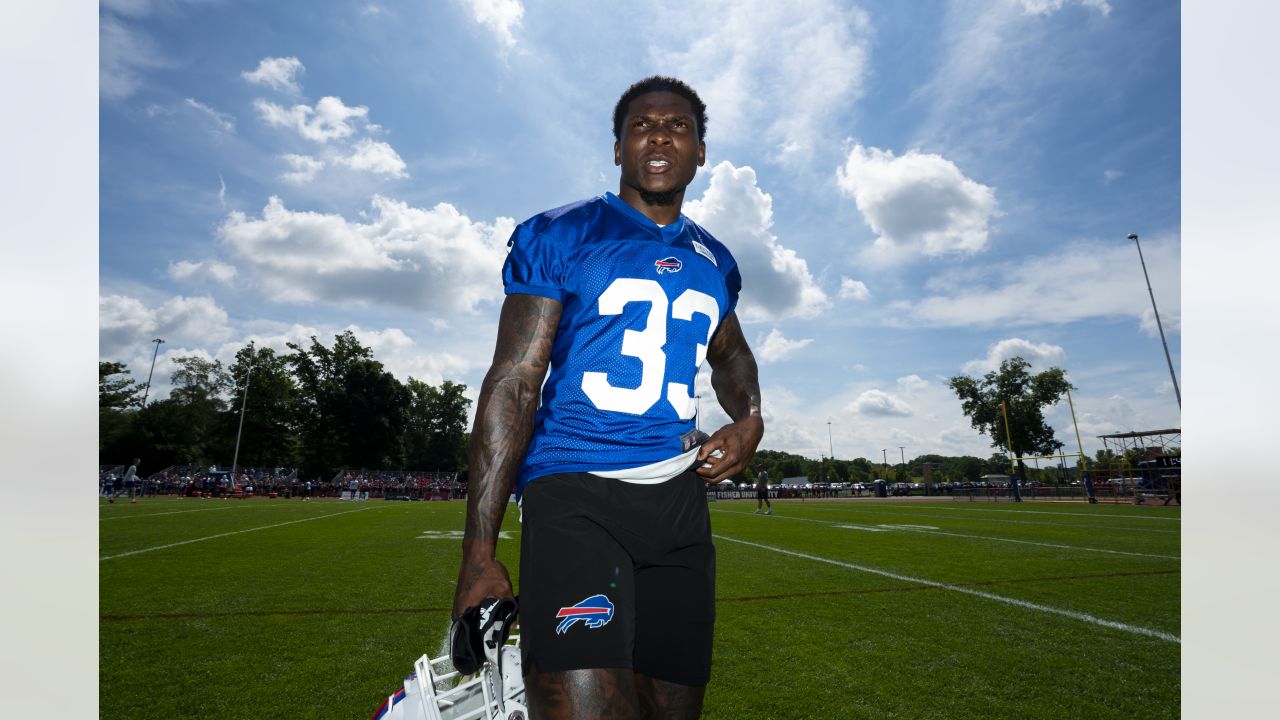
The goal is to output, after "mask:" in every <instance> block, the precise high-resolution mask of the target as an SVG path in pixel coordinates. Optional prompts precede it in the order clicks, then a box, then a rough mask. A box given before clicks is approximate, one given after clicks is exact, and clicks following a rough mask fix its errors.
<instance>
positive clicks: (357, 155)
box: [336, 138, 409, 178]
mask: <svg viewBox="0 0 1280 720" xmlns="http://www.w3.org/2000/svg"><path fill="white" fill-rule="evenodd" d="M336 162H339V163H342V164H343V165H346V166H347V167H350V168H351V169H353V170H364V171H366V172H371V173H374V174H376V175H388V176H390V177H394V178H407V177H409V173H407V172H405V164H404V160H401V159H400V155H399V154H398V153H396V151H395V149H394V148H392V147H391V146H390V145H388V144H387V143H384V142H378V141H376V140H370V139H369V138H364V139H362V140H360V142H358V143H356V146H355V149H354V151H353V152H352V153H351V155H349V156H347V157H343V158H339V159H338V160H337V161H336Z"/></svg>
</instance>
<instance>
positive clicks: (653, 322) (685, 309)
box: [582, 278, 720, 420]
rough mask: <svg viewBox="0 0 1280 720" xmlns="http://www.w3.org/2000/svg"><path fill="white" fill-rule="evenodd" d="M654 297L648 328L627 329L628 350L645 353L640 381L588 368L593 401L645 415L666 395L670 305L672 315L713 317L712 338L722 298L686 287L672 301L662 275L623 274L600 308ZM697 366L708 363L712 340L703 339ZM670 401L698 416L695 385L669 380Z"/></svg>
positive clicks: (607, 310)
mask: <svg viewBox="0 0 1280 720" xmlns="http://www.w3.org/2000/svg"><path fill="white" fill-rule="evenodd" d="M633 302H644V303H649V319H648V322H647V323H645V326H644V329H643V330H624V331H623V334H622V354H623V355H628V356H630V357H634V358H639V360H640V367H641V374H640V386H639V387H635V388H620V387H614V386H613V385H610V384H609V375H608V373H602V372H591V371H588V372H584V373H583V374H582V390H583V392H585V393H586V394H587V397H588V398H590V399H591V402H592V403H594V404H595V406H596V407H598V408H600V409H601V410H609V411H613V412H624V413H631V414H632V415H642V414H644V413H645V412H647V411H648V410H649V408H651V407H653V404H654V403H656V402H658V400H659V399H661V396H662V379H663V378H664V377H666V374H667V354H666V353H665V352H663V351H662V346H663V345H665V344H666V343H667V308H668V306H669V307H670V309H671V319H672V320H684V321H690V320H693V316H694V314H698V315H703V316H705V317H706V318H707V319H708V320H710V322H709V323H707V342H708V343H709V342H711V335H712V334H713V333H714V332H715V330H716V323H717V319H718V318H719V317H720V305H719V304H718V303H717V302H716V299H715V298H713V297H711V296H710V295H707V294H706V293H702V292H698V291H697V290H694V289H692V288H690V289H687V290H685V291H684V292H682V293H680V297H678V298H676V300H675V302H672V303H669V302H668V301H667V294H666V292H665V291H664V290H663V289H662V286H661V285H659V284H658V283H657V281H656V280H645V279H638V278H618V279H617V280H614V281H613V283H612V284H611V285H609V288H608V289H607V290H605V291H604V292H603V293H601V295H600V303H599V304H600V314H601V315H618V314H620V313H621V312H622V309H623V307H625V306H626V305H627V303H633ZM695 355H696V357H695V358H694V369H695V370H696V369H697V368H700V367H702V362H703V361H704V360H706V359H707V346H706V344H705V343H698V347H697V350H696V352H695ZM667 402H669V403H671V407H673V408H675V411H676V415H678V416H679V417H680V418H681V419H683V420H689V419H691V418H692V417H693V414H694V410H695V404H694V401H693V395H692V394H691V392H690V389H689V386H688V385H685V384H684V383H675V382H673V383H667Z"/></svg>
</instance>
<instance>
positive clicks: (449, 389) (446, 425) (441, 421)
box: [404, 377, 471, 470]
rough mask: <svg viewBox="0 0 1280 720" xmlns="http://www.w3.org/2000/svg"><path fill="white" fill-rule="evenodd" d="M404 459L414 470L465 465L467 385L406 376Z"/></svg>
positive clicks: (440, 468)
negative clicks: (406, 410)
mask: <svg viewBox="0 0 1280 720" xmlns="http://www.w3.org/2000/svg"><path fill="white" fill-rule="evenodd" d="M405 387H406V389H407V390H408V392H409V408H408V413H407V417H406V422H405V439H404V448H405V461H406V463H407V465H408V467H409V468H411V469H414V470H458V469H460V468H462V467H463V466H465V465H466V457H467V409H468V408H469V407H471V400H470V399H469V398H467V397H466V396H465V395H464V393H465V392H466V391H467V386H466V385H462V384H460V383H454V382H452V381H449V380H445V381H444V383H443V384H442V385H441V386H440V387H438V388H437V387H433V386H431V385H428V384H427V383H425V382H423V381H421V380H416V379H414V378H412V377H411V378H409V382H408V383H406V384H405Z"/></svg>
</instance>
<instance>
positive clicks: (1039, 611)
mask: <svg viewBox="0 0 1280 720" xmlns="http://www.w3.org/2000/svg"><path fill="white" fill-rule="evenodd" d="M711 507H712V525H713V532H714V533H715V534H716V537H717V540H716V546H717V552H718V557H717V561H718V570H719V578H718V588H717V593H718V619H717V625H716V645H715V665H714V669H713V678H712V682H711V685H710V687H709V688H708V691H707V700H706V711H705V713H704V717H706V718H735V719H738V718H986V719H990V718H1166V717H1177V716H1178V715H1179V695H1180V689H1181V683H1180V665H1179V654H1180V650H1181V641H1180V639H1179V635H1180V630H1179V625H1180V615H1181V613H1180V608H1179V589H1180V588H1179V584H1180V560H1179V555H1180V552H1181V550H1180V548H1181V543H1180V530H1181V521H1180V509H1178V508H1163V507H1146V506H1137V507H1135V506H1132V505H1103V504H1099V505H1093V506H1089V505H1085V504H1082V503H1022V504H1017V505H1015V504H1010V503H999V504H994V503H983V502H976V503H969V502H953V501H942V502H904V501H897V502H894V501H883V500H881V501H807V502H800V501H794V502H792V501H782V502H775V503H774V508H775V514H774V515H773V516H763V515H755V514H753V513H752V510H753V509H754V508H755V503H754V502H747V501H728V502H726V501H721V502H716V503H712V505H711ZM463 512H464V503H462V502H457V501H455V502H448V503H439V502H438V503H426V502H413V503H408V502H387V501H382V500H373V501H368V502H361V503H351V502H339V501H312V502H301V501H299V500H296V499H295V500H282V499H276V500H266V499H251V500H198V499H176V498H173V499H167V498H157V499H150V498H148V499H147V500H144V501H143V502H141V503H139V504H137V505H130V504H128V503H119V502H117V503H116V504H114V505H107V504H105V502H104V503H103V505H102V508H101V512H100V523H99V528H100V546H99V550H100V552H99V555H100V557H101V560H100V563H99V576H100V597H99V614H100V622H99V633H100V636H99V655H100V670H99V681H100V682H99V704H100V708H101V711H100V715H101V717H103V718H110V719H116V718H120V719H126V718H127V719H131V720H133V719H138V720H140V719H142V718H166V719H172V718H253V719H254V720H262V719H263V718H270V719H271V720H279V719H282V718H307V719H316V718H323V719H328V718H333V719H335V720H339V719H341V720H346V719H355V720H364V719H365V718H368V717H369V715H370V714H371V713H372V712H373V710H374V709H375V708H376V707H377V706H378V704H379V703H381V701H382V700H383V698H384V697H385V695H386V693H388V692H390V691H391V690H393V689H394V688H395V687H396V686H397V684H398V683H399V682H400V680H401V678H402V677H403V676H404V675H405V674H407V673H408V672H409V671H410V669H411V664H412V662H413V660H414V659H416V658H417V657H418V656H419V655H421V654H423V653H424V652H429V653H430V654H432V655H438V654H440V646H441V640H442V638H443V637H444V634H445V632H446V627H447V624H448V608H449V606H450V603H451V602H452V597H453V583H454V579H455V575H456V573H457V564H458V557H459V555H458V553H459V541H458V536H460V534H461V530H462V524H463ZM504 532H505V533H506V534H507V535H508V536H509V539H506V540H504V541H503V542H502V544H501V545H500V549H499V554H500V557H501V559H503V560H504V562H506V564H507V567H508V568H510V569H511V571H512V575H513V579H515V577H514V576H515V573H516V570H517V566H518V557H517V556H518V552H519V533H520V526H519V523H518V521H517V518H516V513H515V512H514V507H513V508H512V511H511V512H508V514H507V519H506V523H505V526H504Z"/></svg>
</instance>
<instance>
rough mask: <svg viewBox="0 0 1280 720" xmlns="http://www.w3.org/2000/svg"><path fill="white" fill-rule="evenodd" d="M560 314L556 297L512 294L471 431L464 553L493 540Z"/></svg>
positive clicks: (526, 437)
mask: <svg viewBox="0 0 1280 720" xmlns="http://www.w3.org/2000/svg"><path fill="white" fill-rule="evenodd" d="M559 319H560V303H558V302H556V301H554V300H548V299H546V298H535V297H531V296H510V297H508V299H507V301H506V302H505V303H504V304H503V307H502V317H501V320H500V321H499V323H498V341H497V346H496V349H495V351H494V357H493V364H492V366H491V367H490V368H489V372H488V374H487V375H485V379H484V383H483V384H482V385H481V386H480V400H479V404H478V405H477V407H476V421H475V426H474V427H473V428H472V431H471V448H470V467H469V470H468V472H469V475H470V477H469V484H468V492H467V529H466V536H465V538H464V540H463V547H464V556H465V555H466V554H468V553H472V552H479V551H482V550H487V549H491V548H492V547H493V545H494V543H496V540H497V536H498V530H499V528H500V527H501V525H502V516H503V513H504V512H505V510H506V507H507V497H508V496H509V495H510V494H511V489H512V487H513V486H514V484H515V480H516V473H517V472H518V470H519V468H520V462H521V461H522V460H523V459H524V453H525V449H526V448H527V447H528V445H529V440H530V438H532V436H533V423H534V414H535V413H536V412H537V409H538V398H539V394H540V393H541V390H542V381H543V378H545V377H546V372H547V365H548V363H549V361H550V358H551V345H552V342H553V341H554V340H555V333H556V324H557V323H558V322H559Z"/></svg>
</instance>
